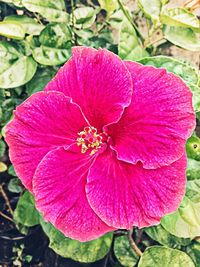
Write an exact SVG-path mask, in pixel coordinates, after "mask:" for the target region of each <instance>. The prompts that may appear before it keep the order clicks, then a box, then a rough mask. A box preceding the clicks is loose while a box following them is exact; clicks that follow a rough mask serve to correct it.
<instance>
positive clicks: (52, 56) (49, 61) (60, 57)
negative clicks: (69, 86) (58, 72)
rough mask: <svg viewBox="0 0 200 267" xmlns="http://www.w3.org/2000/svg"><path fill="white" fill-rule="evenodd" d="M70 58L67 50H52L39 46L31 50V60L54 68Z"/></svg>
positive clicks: (69, 52)
mask: <svg viewBox="0 0 200 267" xmlns="http://www.w3.org/2000/svg"><path fill="white" fill-rule="evenodd" d="M70 56H71V51H70V50H68V49H59V48H52V47H48V46H43V45H41V46H40V47H37V48H35V49H34V50H33V58H34V59H35V60H36V61H37V62H39V63H40V64H43V65H48V66H54V65H60V64H63V63H64V62H66V61H67V60H68V59H69V58H70Z"/></svg>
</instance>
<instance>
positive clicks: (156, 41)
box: [144, 36, 165, 48]
mask: <svg viewBox="0 0 200 267" xmlns="http://www.w3.org/2000/svg"><path fill="white" fill-rule="evenodd" d="M162 40H165V37H164V36H161V37H160V38H158V39H156V40H154V41H152V42H150V43H148V44H146V45H145V46H144V47H145V48H147V47H149V46H151V45H154V44H155V43H158V42H160V41H162Z"/></svg>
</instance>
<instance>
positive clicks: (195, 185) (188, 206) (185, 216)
mask: <svg viewBox="0 0 200 267" xmlns="http://www.w3.org/2000/svg"><path fill="white" fill-rule="evenodd" d="M199 214H200V180H192V181H188V183H187V191H186V196H185V197H184V199H183V201H182V203H181V206H180V207H179V208H178V209H177V211H175V212H173V213H171V214H169V215H166V216H165V217H164V218H163V219H162V220H161V224H162V226H163V227H164V228H165V229H166V230H167V231H169V232H170V233H171V234H173V235H175V236H178V237H184V238H194V237H195V236H199V235H200V217H199Z"/></svg>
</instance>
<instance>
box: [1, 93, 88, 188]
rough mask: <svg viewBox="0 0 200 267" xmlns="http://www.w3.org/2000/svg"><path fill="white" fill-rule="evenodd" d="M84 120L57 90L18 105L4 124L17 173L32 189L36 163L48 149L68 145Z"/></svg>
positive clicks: (76, 107) (73, 105)
mask: <svg viewBox="0 0 200 267" xmlns="http://www.w3.org/2000/svg"><path fill="white" fill-rule="evenodd" d="M86 125H87V123H86V121H85V120H84V118H83V116H82V114H81V111H80V109H79V107H78V106H76V105H75V104H72V103H70V99H69V98H67V97H66V96H65V95H64V94H62V93H60V92H53V91H52V92H39V93H36V94H34V95H32V96H31V97H29V98H28V99H27V100H26V101H25V102H24V103H22V104H21V105H20V106H18V107H17V109H16V111H15V113H14V118H13V120H12V121H11V122H10V123H9V124H8V125H7V127H6V141H7V143H8V145H9V153H10V154H9V155H10V159H11V161H12V163H13V165H14V168H15V170H16V173H17V175H18V176H19V178H20V179H21V180H22V182H23V184H24V185H25V187H26V188H28V189H29V190H30V191H32V178H33V175H34V172H35V170H36V167H37V165H38V164H39V162H40V161H41V160H42V158H43V157H44V156H45V155H46V154H47V153H48V152H49V151H50V150H53V149H55V148H57V147H59V146H68V145H69V144H71V143H72V142H74V141H75V140H76V138H77V133H78V132H80V131H81V130H83V127H84V126H86Z"/></svg>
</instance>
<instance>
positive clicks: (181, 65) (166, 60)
mask: <svg viewBox="0 0 200 267" xmlns="http://www.w3.org/2000/svg"><path fill="white" fill-rule="evenodd" d="M139 62H140V63H141V64H143V65H151V66H154V67H156V68H165V69H166V70H168V71H169V72H172V73H174V74H176V75H178V76H180V77H181V78H182V79H183V80H185V81H186V82H187V83H191V84H194V85H195V84H197V83H198V72H197V70H196V69H195V68H194V67H192V66H190V65H189V64H187V63H185V62H181V61H179V60H177V59H175V58H173V57H167V56H156V57H147V58H143V59H141V60H139Z"/></svg>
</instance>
